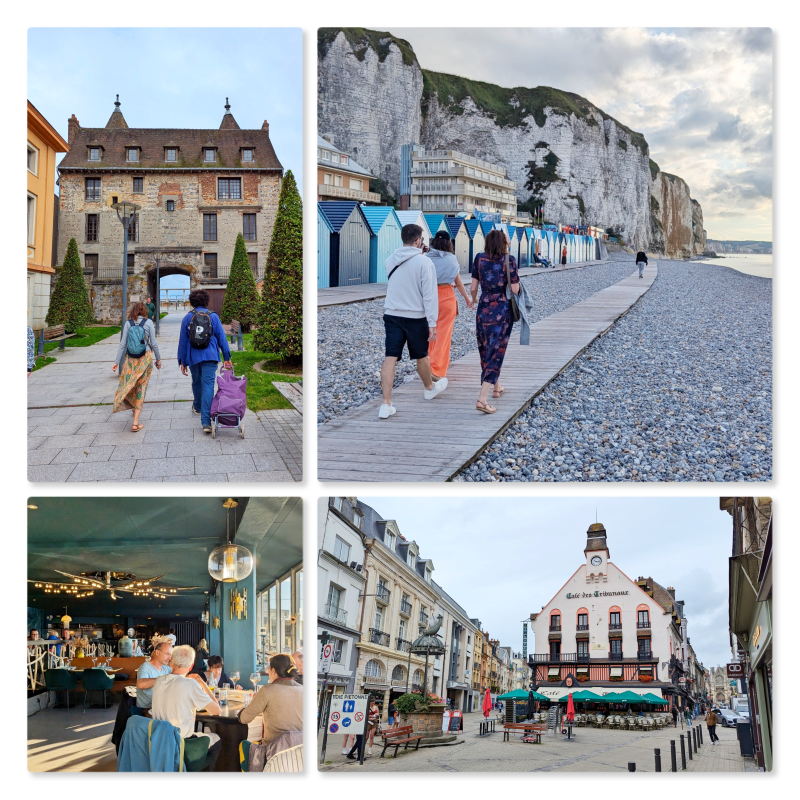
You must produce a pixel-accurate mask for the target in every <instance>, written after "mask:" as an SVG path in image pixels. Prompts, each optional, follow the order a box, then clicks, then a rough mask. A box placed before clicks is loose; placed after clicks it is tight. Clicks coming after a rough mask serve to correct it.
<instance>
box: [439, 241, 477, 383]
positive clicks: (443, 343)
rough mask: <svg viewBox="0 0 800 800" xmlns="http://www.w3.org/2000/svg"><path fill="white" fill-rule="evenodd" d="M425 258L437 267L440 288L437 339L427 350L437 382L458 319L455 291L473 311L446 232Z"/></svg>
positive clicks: (447, 361)
mask: <svg viewBox="0 0 800 800" xmlns="http://www.w3.org/2000/svg"><path fill="white" fill-rule="evenodd" d="M428 258H429V259H430V260H431V261H433V266H434V267H436V283H437V284H438V288H439V317H438V319H437V321H436V339H435V340H434V341H432V342H431V343H430V346H429V347H428V357H429V358H430V361H431V378H432V380H434V381H438V380H439V378H444V377H445V376H446V375H447V367H448V366H449V365H450V343H451V340H452V338H453V325H454V324H455V321H456V317H457V316H458V301H457V300H456V293H455V290H454V287H455V289H457V290H458V291H459V292H460V293H461V296H462V297H463V298H464V301H465V302H466V304H467V307H468V308H475V304H474V303H473V302H472V298H470V296H469V295H468V294H467V290H466V289H465V288H464V284H463V282H462V280H461V276H460V275H459V265H458V259H457V258H456V257H455V255H454V253H453V241H452V239H451V238H450V234H449V233H448V232H447V231H439V232H438V233H437V234H436V236H434V237H433V240H432V241H431V249H430V252H429V253H428Z"/></svg>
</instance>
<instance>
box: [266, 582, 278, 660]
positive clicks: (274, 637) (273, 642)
mask: <svg viewBox="0 0 800 800" xmlns="http://www.w3.org/2000/svg"><path fill="white" fill-rule="evenodd" d="M277 594H278V592H277V589H276V587H275V586H270V588H269V644H268V649H269V651H270V652H271V653H274V652H277V650H278V597H277Z"/></svg>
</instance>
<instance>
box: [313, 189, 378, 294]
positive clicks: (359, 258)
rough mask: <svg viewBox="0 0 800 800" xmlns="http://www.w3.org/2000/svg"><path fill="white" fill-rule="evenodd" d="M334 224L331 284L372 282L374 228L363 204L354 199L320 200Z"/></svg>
mask: <svg viewBox="0 0 800 800" xmlns="http://www.w3.org/2000/svg"><path fill="white" fill-rule="evenodd" d="M317 208H319V210H320V212H321V213H322V214H324V215H325V217H326V218H327V220H328V223H329V224H330V226H331V234H330V246H329V251H328V252H329V254H330V255H329V260H330V269H329V275H330V280H329V284H328V285H329V286H331V287H333V286H355V285H357V284H360V283H369V240H370V235H371V232H370V228H369V225H367V220H366V218H365V217H364V214H363V213H362V210H361V206H359V204H358V203H356V202H355V201H353V200H330V201H322V202H319V203H317Z"/></svg>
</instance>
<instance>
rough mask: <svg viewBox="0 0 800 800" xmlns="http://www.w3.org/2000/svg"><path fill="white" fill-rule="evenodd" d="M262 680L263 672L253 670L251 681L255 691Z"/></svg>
mask: <svg viewBox="0 0 800 800" xmlns="http://www.w3.org/2000/svg"><path fill="white" fill-rule="evenodd" d="M260 680H261V673H260V672H251V673H250V683H252V684H253V690H254V691H257V690H258V684H259V681H260Z"/></svg>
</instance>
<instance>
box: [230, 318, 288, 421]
mask: <svg viewBox="0 0 800 800" xmlns="http://www.w3.org/2000/svg"><path fill="white" fill-rule="evenodd" d="M244 347H245V349H244V350H243V351H241V352H240V351H238V350H231V361H232V362H233V369H234V372H235V373H236V375H237V376H238V377H241V376H242V375H246V376H247V407H248V408H249V409H250V410H251V411H272V410H275V409H279V408H293V406H292V404H291V403H290V402H289V401H288V400H287V399H286V398H285V397H284V396H283V395H282V394H281V393H280V392H279V391H278V390H277V389H276V388H275V387H274V386H273V385H272V382H273V381H283V382H285V383H296V382H297V381H299V380H300V379H301V378H302V377H303V376H302V374H301V373H300V372H299V371H297V372H296V373H295V370H292V374H285V373H284V372H282V370H283V369H285V367H284V365H283V364H282V362H281V361H280V359H279V358H278V357H277V356H275V355H273V354H272V353H261V352H259V351H258V350H253V334H252V333H246V334H245V335H244ZM261 361H266V362H267V364H265V367H266V368H274V369H275V372H261V371H260V370H256V369H254V366H255V365H256V364H258V363H259V362H261ZM273 365H274V366H273Z"/></svg>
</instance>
